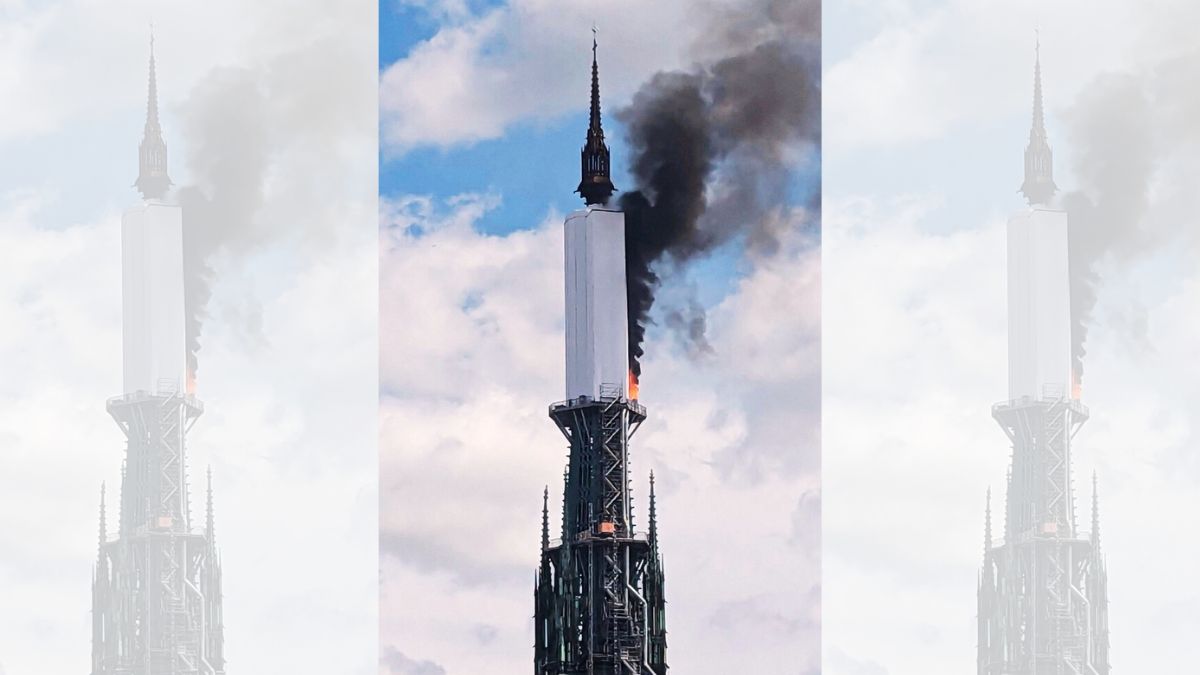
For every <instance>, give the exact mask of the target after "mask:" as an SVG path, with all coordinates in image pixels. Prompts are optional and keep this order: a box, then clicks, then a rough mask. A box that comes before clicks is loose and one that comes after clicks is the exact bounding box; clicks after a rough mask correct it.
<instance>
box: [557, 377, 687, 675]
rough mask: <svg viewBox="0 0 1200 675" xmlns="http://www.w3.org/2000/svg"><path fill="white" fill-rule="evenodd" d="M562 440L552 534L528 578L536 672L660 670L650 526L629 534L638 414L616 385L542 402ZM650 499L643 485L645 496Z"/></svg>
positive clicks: (658, 591)
mask: <svg viewBox="0 0 1200 675" xmlns="http://www.w3.org/2000/svg"><path fill="white" fill-rule="evenodd" d="M550 417H551V418H552V419H553V420H554V421H555V423H556V424H557V425H558V428H559V430H560V431H561V432H562V434H563V436H564V437H565V438H566V439H567V442H568V443H569V444H570V454H569V458H568V463H567V469H566V472H565V473H564V480H563V482H564V491H563V527H562V538H561V539H560V540H557V541H555V540H551V539H550V537H549V514H548V511H547V510H546V509H547V505H546V503H544V504H543V519H542V528H543V529H542V564H541V568H540V569H539V571H538V575H537V580H536V582H535V591H534V596H535V608H536V609H535V623H536V630H537V637H536V644H535V669H534V670H535V673H536V675H584V674H586V675H665V673H666V671H667V666H666V663H665V649H666V626H665V602H664V601H663V588H662V583H663V575H662V571H661V559H660V558H659V555H658V548H657V526H656V523H655V516H654V511H653V507H652V509H651V517H650V530H649V534H648V536H647V535H642V534H640V533H638V532H637V531H636V530H635V528H634V524H633V517H632V505H631V501H630V491H631V490H630V479H629V452H628V442H629V438H630V437H631V436H632V435H633V433H634V432H635V431H636V430H637V428H638V427H639V426H640V425H641V423H642V422H643V421H644V420H645V419H646V411H645V408H643V407H642V406H641V405H639V404H638V403H637V402H636V401H633V400H630V399H628V398H625V397H624V396H623V395H622V393H621V388H620V387H618V386H615V385H614V386H608V385H605V386H602V387H601V390H600V396H599V398H595V399H593V398H591V397H587V396H581V397H579V398H577V399H574V400H571V401H565V402H562V403H556V404H554V405H552V406H550ZM651 503H652V504H653V493H652V496H651Z"/></svg>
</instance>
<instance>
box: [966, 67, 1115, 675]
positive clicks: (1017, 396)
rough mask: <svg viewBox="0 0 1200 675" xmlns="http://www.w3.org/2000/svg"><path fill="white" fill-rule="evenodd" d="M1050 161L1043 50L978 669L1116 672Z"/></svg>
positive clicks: (1018, 241) (1014, 221) (1040, 673)
mask: <svg viewBox="0 0 1200 675" xmlns="http://www.w3.org/2000/svg"><path fill="white" fill-rule="evenodd" d="M1039 52H1040V50H1039ZM1050 161H1051V154H1050V145H1049V143H1048V142H1047V140H1046V130H1045V126H1044V117H1043V110H1042V84H1041V58H1040V53H1039V55H1038V57H1037V58H1036V60H1035V66H1034V104H1033V127H1032V129H1031V131H1030V135H1029V146H1028V147H1027V148H1026V150H1025V182H1024V183H1023V185H1022V187H1021V190H1022V192H1023V193H1024V194H1025V197H1026V199H1027V200H1028V202H1029V208H1028V209H1027V210H1025V211H1023V212H1021V213H1019V214H1017V215H1015V216H1013V218H1011V219H1010V220H1009V223H1008V345H1009V354H1008V360H1009V364H1008V372H1009V396H1008V400H1007V401H1006V402H1004V403H1000V404H997V405H995V406H993V407H992V416H993V417H994V418H995V419H996V421H997V422H998V423H999V424H1000V426H1001V428H1002V429H1004V432H1005V434H1006V435H1007V436H1008V440H1009V442H1010V444H1011V448H1012V464H1011V466H1010V468H1009V472H1008V479H1007V485H1006V493H1005V506H1004V535H1003V538H1002V539H1000V540H998V541H997V540H993V538H992V510H991V492H990V491H989V492H988V503H987V508H986V515H985V518H984V555H983V569H982V571H981V573H980V577H979V588H978V603H979V614H978V620H979V631H978V645H977V649H978V664H977V668H978V673H979V675H1068V674H1075V673H1079V674H1086V675H1109V662H1108V591H1107V586H1108V581H1107V572H1106V571H1105V566H1104V558H1103V555H1102V554H1101V552H1100V521H1099V518H1100V516H1099V501H1098V498H1097V493H1096V487H1095V486H1096V483H1095V481H1094V480H1093V501H1092V531H1091V533H1090V534H1085V533H1082V532H1080V531H1079V529H1078V527H1077V523H1076V513H1075V492H1074V479H1073V477H1072V456H1071V453H1072V450H1073V441H1074V438H1075V434H1076V433H1077V432H1078V431H1079V429H1080V427H1082V425H1083V424H1084V422H1086V421H1087V419H1088V410H1087V408H1086V407H1085V406H1084V405H1083V404H1082V403H1080V401H1079V392H1078V390H1077V389H1076V388H1075V387H1073V386H1072V384H1073V378H1072V374H1071V353H1070V350H1071V335H1070V311H1071V309H1070V286H1069V277H1068V267H1067V264H1068V263H1067V260H1068V258H1067V214H1066V213H1065V212H1064V211H1061V210H1058V209H1055V208H1053V207H1052V206H1051V205H1050V201H1051V199H1052V198H1053V196H1054V192H1055V186H1054V180H1053V176H1052V171H1051V166H1050Z"/></svg>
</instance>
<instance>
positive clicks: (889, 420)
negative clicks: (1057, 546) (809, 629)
mask: <svg viewBox="0 0 1200 675" xmlns="http://www.w3.org/2000/svg"><path fill="white" fill-rule="evenodd" d="M1196 14H1197V8H1196V7H1195V5H1194V4H1193V3H1187V2H1182V1H1175V0H1164V1H1161V2H1151V3H1127V2H1099V3H1097V2H1082V1H1075V0H1071V1H1068V2H1060V3H1044V2H1033V1H1028V2H1025V1H1022V2H999V1H991V0H989V1H984V2H976V1H967V0H951V1H939V2H906V1H903V0H900V1H897V2H887V3H867V2H850V3H839V4H837V5H836V6H834V7H832V8H830V9H829V11H828V12H827V13H826V16H825V34H824V39H825V43H824V47H825V64H824V68H825V81H824V84H825V100H824V103H825V129H824V131H825V141H826V145H825V164H824V180H825V198H826V201H825V229H824V232H825V239H824V263H823V271H824V281H823V286H824V292H825V295H824V308H825V311H824V319H823V324H824V344H825V352H824V367H823V370H824V431H823V435H824V439H825V445H824V476H823V479H824V495H825V502H824V513H825V521H824V527H825V539H824V551H825V555H826V558H825V562H824V570H825V575H824V589H825V606H826V608H827V609H826V612H825V614H824V619H825V621H824V634H825V638H826V641H825V669H826V672H827V673H828V674H829V675H859V674H871V675H882V674H885V673H893V674H899V673H914V672H922V673H930V674H931V675H941V674H946V675H949V674H950V673H956V674H957V673H962V672H969V671H971V670H972V669H973V668H974V661H975V610H976V607H975V584H976V574H977V572H978V569H979V566H980V563H981V557H982V547H983V509H984V493H985V491H986V490H987V488H988V487H989V486H991V487H992V488H993V490H994V491H996V492H997V495H996V497H995V498H996V499H997V503H999V498H1000V494H1001V493H1002V487H1003V481H1004V475H1005V473H1004V472H1005V467H1006V464H1007V461H1008V458H1007V454H1008V453H1007V444H1006V440H1005V438H1004V436H1003V433H1002V431H1001V430H1000V429H999V428H998V427H997V425H996V424H995V423H994V422H993V421H992V420H991V416H990V413H989V407H990V405H991V404H992V403H995V402H997V401H1000V400H1002V399H1003V398H1004V396H1005V392H1006V390H1007V385H1006V379H1005V378H1006V372H1007V371H1006V365H1005V364H1006V357H1005V347H1006V342H1005V340H1006V338H1005V330H1006V325H1005V295H1004V293H1005V290H1004V288H1005V287H1004V283H1005V280H1004V270H1005V267H1004V265H1005V258H1004V256H1005V234H1004V228H1005V222H1006V220H1007V218H1008V216H1009V215H1010V214H1012V213H1014V212H1015V211H1017V210H1019V209H1021V208H1022V206H1023V203H1022V201H1021V199H1020V195H1019V194H1017V192H1016V190H1017V187H1018V186H1019V185H1020V182H1021V172H1022V152H1023V150H1024V145H1025V142H1026V140H1027V138H1028V129H1029V119H1030V104H1031V95H1032V70H1033V46H1034V29H1035V28H1037V27H1040V29H1041V42H1042V67H1043V77H1044V86H1045V95H1046V105H1047V115H1048V119H1047V125H1048V128H1049V134H1050V142H1051V144H1052V145H1053V147H1054V150H1055V177H1056V180H1057V183H1058V185H1059V186H1060V188H1061V189H1063V190H1065V191H1070V190H1077V189H1084V190H1085V191H1088V192H1089V193H1090V194H1091V195H1092V196H1093V197H1102V196H1104V195H1103V194H1101V193H1102V192H1103V190H1101V189H1099V187H1098V186H1103V185H1110V186H1111V185H1113V184H1114V183H1113V182H1112V181H1110V182H1108V183H1105V182H1104V177H1106V176H1107V177H1115V178H1116V179H1117V180H1116V182H1115V185H1117V186H1132V188H1133V189H1132V190H1127V191H1128V192H1131V193H1133V196H1134V197H1137V196H1140V195H1141V194H1144V195H1145V198H1146V202H1147V207H1146V208H1145V210H1144V213H1143V215H1142V218H1141V219H1140V220H1136V219H1128V220H1122V221H1121V222H1120V226H1121V227H1120V228H1119V231H1118V232H1116V233H1115V234H1113V233H1107V232H1102V231H1099V230H1097V231H1096V232H1091V231H1088V232H1085V233H1083V234H1082V236H1087V237H1095V238H1098V239H1100V238H1103V237H1105V236H1109V235H1112V236H1111V237H1109V239H1108V240H1107V241H1110V242H1111V245H1110V246H1109V248H1108V249H1107V250H1108V253H1106V254H1105V255H1104V256H1103V257H1102V259H1101V261H1100V263H1099V265H1098V267H1097V272H1098V274H1099V275H1100V279H1101V281H1100V284H1099V286H1098V289H1099V303H1098V306H1097V309H1096V312H1095V314H1094V319H1093V321H1092V324H1091V325H1092V327H1091V330H1090V337H1089V341H1088V355H1087V359H1086V375H1085V380H1084V388H1083V398H1084V402H1085V403H1086V404H1087V405H1089V407H1090V408H1091V412H1092V419H1091V421H1090V422H1089V423H1088V424H1087V425H1086V426H1085V427H1084V428H1083V430H1082V431H1081V432H1080V434H1079V435H1078V436H1077V437H1076V446H1075V447H1076V453H1075V457H1076V464H1075V476H1076V481H1075V483H1076V488H1077V500H1078V501H1079V502H1080V503H1081V504H1084V505H1085V504H1087V503H1088V502H1089V501H1090V497H1091V488H1090V480H1089V478H1090V476H1091V473H1092V471H1093V469H1094V470H1096V471H1097V472H1098V474H1099V481H1100V504H1101V512H1102V529H1103V532H1104V547H1105V550H1106V552H1107V560H1108V566H1109V578H1110V581H1109V591H1110V594H1111V608H1110V609H1111V629H1112V630H1111V636H1112V662H1113V666H1114V668H1116V669H1119V670H1121V671H1122V672H1125V671H1140V672H1169V671H1170V670H1172V669H1174V668H1175V665H1174V664H1177V663H1180V662H1188V661H1189V660H1195V659H1196V658H1197V657H1198V656H1200V645H1197V644H1196V641H1195V640H1194V639H1192V636H1193V635H1194V634H1195V632H1196V630H1197V627H1198V624H1197V621H1198V620H1197V618H1196V615H1195V612H1194V611H1191V610H1190V609H1189V608H1192V607H1194V606H1195V603H1196V602H1197V599H1198V595H1200V589H1198V587H1197V585H1196V584H1194V583H1191V582H1190V581H1189V578H1190V575H1189V574H1188V572H1187V571H1186V569H1187V563H1186V562H1182V561H1186V560H1188V559H1190V557H1191V556H1195V555H1197V554H1200V545H1198V544H1197V543H1196V539H1195V537H1192V536H1191V533H1193V532H1195V531H1196V530H1197V524H1198V523H1197V519H1198V518H1200V515H1198V514H1200V508H1198V507H1200V503H1198V500H1197V498H1196V493H1195V485H1196V481H1197V478H1198V477H1200V463H1197V461H1196V459H1195V458H1196V454H1195V449H1196V447H1197V442H1198V441H1200V439H1198V438H1197V429H1196V426H1195V421H1194V413H1195V410H1196V406H1195V401H1196V400H1197V395H1198V394H1200V390H1198V388H1197V384H1196V382H1197V375H1200V371H1197V367H1196V365H1195V360H1194V359H1191V358H1189V355H1190V354H1191V353H1192V352H1193V351H1194V345H1195V344H1196V342H1197V340H1198V339H1200V321H1198V319H1197V314H1196V311H1195V308H1196V307H1198V306H1200V276H1198V273H1197V267H1196V265H1195V262H1194V261H1195V256H1196V254H1197V252H1198V251H1197V231H1198V230H1197V224H1196V221H1195V216H1194V214H1195V213H1196V206H1197V204H1196V203H1195V200H1196V198H1195V196H1194V195H1195V190H1194V186H1195V184H1196V180H1197V172H1196V169H1197V167H1196V164H1195V162H1194V160H1192V159H1191V157H1193V156H1194V155H1195V149H1196V140H1197V131H1198V130H1200V128H1198V127H1197V126H1196V122H1195V120H1197V119H1200V115H1198V114H1197V113H1200V110H1197V103H1198V101H1197V99H1196V97H1195V94H1194V91H1195V87H1194V82H1195V81H1196V74H1197V72H1198V70H1200V52H1198V51H1197V50H1196V47H1195V42H1194V40H1193V39H1192V37H1191V36H1189V35H1188V34H1187V31H1186V30H1185V29H1184V28H1183V27H1184V26H1187V25H1189V24H1192V23H1194V21H1195V19H1196V18H1197V17H1196ZM1097 177H1099V178H1097ZM1110 192H1111V190H1110ZM1135 221H1136V222H1135ZM1085 513H1086V512H1085ZM1082 520H1083V521H1084V522H1082V523H1081V525H1084V526H1085V527H1086V516H1085V517H1084V518H1082Z"/></svg>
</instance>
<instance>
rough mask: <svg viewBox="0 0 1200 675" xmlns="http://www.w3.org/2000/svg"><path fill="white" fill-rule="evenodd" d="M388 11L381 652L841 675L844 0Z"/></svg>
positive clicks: (399, 659)
mask: <svg viewBox="0 0 1200 675" xmlns="http://www.w3.org/2000/svg"><path fill="white" fill-rule="evenodd" d="M380 12H381V14H380V27H381V33H380V55H381V58H380V139H381V140H380V144H381V148H380V162H381V163H380V199H381V214H382V222H381V228H380V235H379V236H380V240H379V245H380V332H381V354H380V390H381V394H380V406H381V412H380V416H381V420H380V551H379V554H380V598H379V600H380V609H379V611H380V647H381V649H380V661H381V663H380V670H381V672H384V673H388V674H389V675H415V674H417V673H421V674H428V675H434V674H437V675H447V674H451V675H470V674H473V673H482V672H488V673H526V672H530V671H531V670H532V672H535V673H538V674H539V675H562V674H566V673H572V674H574V673H597V674H599V673H607V674H612V675H617V674H633V675H654V674H656V675H663V674H664V673H666V672H668V668H670V669H671V670H670V672H688V673H697V674H700V673H712V674H714V675H715V674H717V673H729V672H735V671H746V672H762V673H773V672H788V673H806V674H813V673H817V672H819V669H820V606H821V591H820V588H821V586H820V510H821V507H820V504H821V492H820V448H819V438H820V435H819V419H820V344H821V342H820V330H821V328H820V326H821V324H820V297H819V294H820V275H821V265H820V239H821V236H820V232H821V230H820V215H821V214H820V119H819V113H820V79H819V68H820V42H819V36H820V30H819V23H820V11H819V5H818V3H815V2H773V1H761V2H760V1H758V0H722V1H721V2H703V3H695V2H675V1H671V2H658V3H642V2H633V1H624V0H622V1H619V2H611V3H603V4H597V3H594V2H582V1H578V2H577V1H570V2H559V3H540V2H527V1H524V0H512V1H506V2H490V3H398V4H397V3H383V4H381V5H380Z"/></svg>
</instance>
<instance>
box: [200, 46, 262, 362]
mask: <svg viewBox="0 0 1200 675" xmlns="http://www.w3.org/2000/svg"><path fill="white" fill-rule="evenodd" d="M263 97H264V94H263V92H262V89H261V87H260V85H259V82H258V78H257V77H256V75H255V74H254V73H253V72H252V71H249V70H244V69H236V68H225V69H218V70H215V71H213V72H212V73H211V74H209V75H208V76H207V77H206V78H205V79H204V80H203V81H201V82H200V83H199V84H198V85H197V86H196V88H195V90H194V91H193V92H192V94H191V96H190V97H189V99H188V101H187V103H186V105H185V106H184V107H183V114H184V127H185V137H186V138H187V139H188V140H189V141H190V144H189V146H188V153H187V164H188V168H189V169H190V174H191V176H192V177H193V180H194V182H193V184H190V185H186V186H184V187H181V188H180V189H179V192H178V198H179V204H180V206H181V207H182V209H183V271H184V285H183V286H184V311H185V313H186V316H187V327H186V337H187V365H188V372H189V373H191V375H192V376H195V374H196V372H197V370H198V368H199V353H200V347H201V334H202V329H203V327H204V321H205V319H206V318H207V317H208V301H209V299H210V298H211V296H212V282H213V269H212V264H211V261H212V259H213V257H214V256H215V255H217V254H218V253H221V252H233V253H237V252H240V251H242V250H244V249H245V248H246V247H248V246H250V245H251V244H253V243H254V242H255V241H256V240H257V239H259V238H261V236H262V233H261V232H260V230H261V227H260V226H259V225H258V222H257V219H256V217H255V216H256V214H257V213H258V211H259V209H260V208H261V207H262V203H263V189H264V183H265V180H266V177H267V165H268V154H269V153H268V139H269V138H270V136H271V128H270V127H269V125H268V124H267V114H266V112H265V101H264V98H263Z"/></svg>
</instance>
